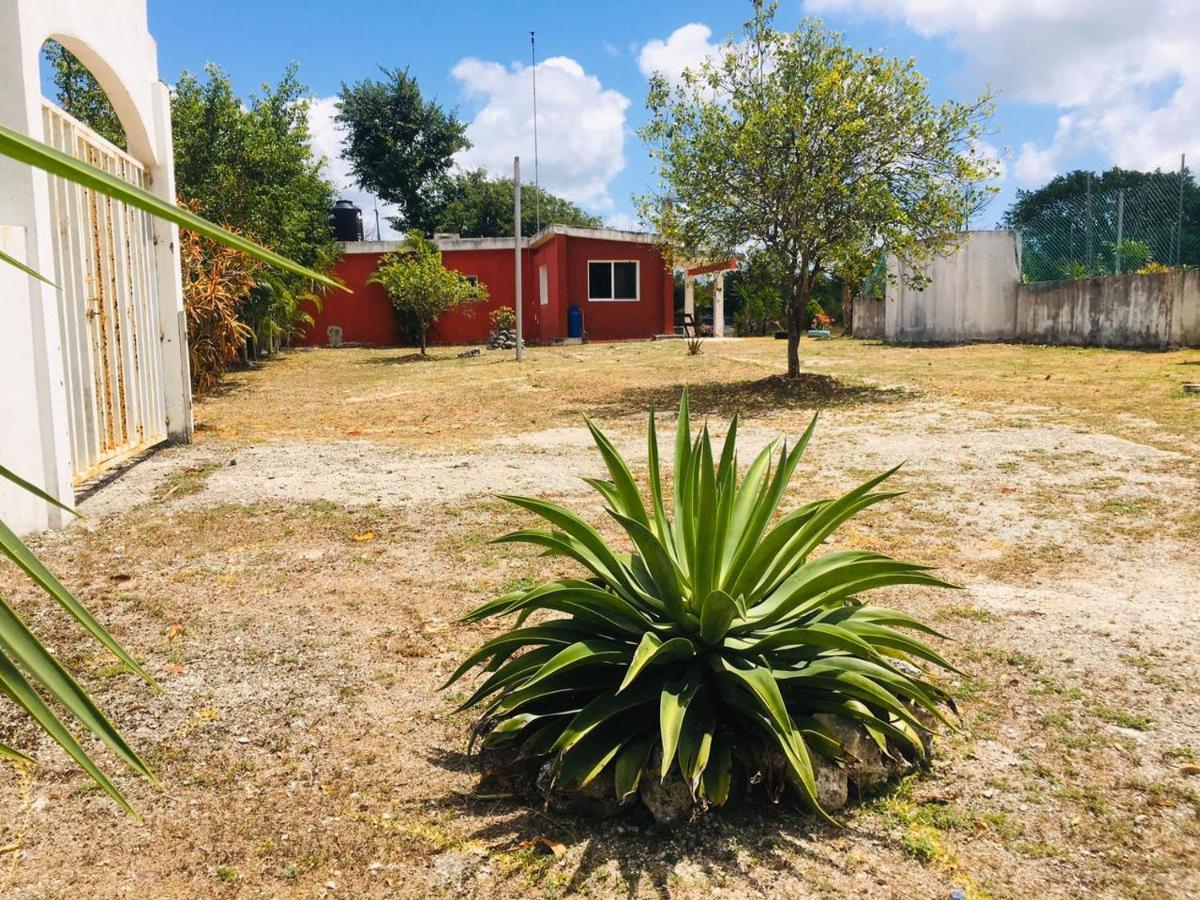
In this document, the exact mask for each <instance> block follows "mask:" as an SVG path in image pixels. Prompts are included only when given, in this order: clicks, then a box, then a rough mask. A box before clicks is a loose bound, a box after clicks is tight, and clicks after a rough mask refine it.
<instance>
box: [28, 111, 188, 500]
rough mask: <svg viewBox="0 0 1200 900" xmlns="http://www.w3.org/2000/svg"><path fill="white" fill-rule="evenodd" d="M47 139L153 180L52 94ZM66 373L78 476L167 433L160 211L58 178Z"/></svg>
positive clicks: (139, 180)
mask: <svg viewBox="0 0 1200 900" xmlns="http://www.w3.org/2000/svg"><path fill="white" fill-rule="evenodd" d="M42 119H43V123H44V125H45V132H46V143H48V144H50V145H51V146H52V147H56V148H57V149H59V150H62V151H63V152H64V153H69V154H71V155H72V156H74V157H76V158H78V159H82V160H84V161H86V162H88V163H91V164H92V165H94V166H96V167H97V168H100V169H103V170H104V171H106V172H108V173H110V174H112V175H115V176H116V177H118V178H121V179H123V180H124V181H128V182H129V183H131V184H135V185H138V186H139V187H145V186H146V182H147V178H146V172H145V170H144V169H143V168H142V166H141V164H140V163H139V162H138V161H137V160H135V159H134V158H133V157H132V156H130V155H129V154H127V153H125V152H124V151H122V150H120V149H118V148H117V147H115V146H114V145H112V144H111V143H109V142H108V141H106V140H105V139H104V138H102V137H100V135H98V134H96V132H94V131H92V130H91V129H90V128H88V127H87V126H86V125H84V124H82V123H81V122H79V121H77V120H76V119H74V118H72V117H71V116H69V115H67V114H66V113H65V112H63V111H62V110H61V109H59V108H58V107H57V106H55V105H54V104H52V103H50V102H49V101H45V100H43V102H42ZM49 182H50V206H51V210H52V219H53V226H54V256H55V267H56V269H55V272H56V281H57V283H58V288H59V291H58V298H59V301H58V302H59V323H60V329H61V335H60V337H61V339H62V352H63V371H64V374H65V378H66V388H67V406H68V411H69V416H70V419H69V421H70V432H71V449H72V470H73V475H74V479H75V482H76V483H79V482H80V481H84V480H86V479H88V478H90V477H92V476H93V475H95V474H96V473H97V472H98V471H99V470H100V469H101V468H103V467H104V466H105V465H107V464H110V463H112V462H115V461H117V460H118V459H121V458H122V457H125V456H127V455H129V454H130V453H132V452H134V451H136V450H139V449H141V448H143V447H148V446H150V445H152V444H156V443H158V442H159V441H163V440H165V439H166V437H167V421H166V405H165V402H164V398H163V386H162V383H161V381H160V379H161V366H160V365H159V361H158V358H157V357H158V354H159V336H160V332H159V321H158V306H157V304H156V302H155V283H156V282H155V273H154V232H153V227H152V224H151V222H150V217H149V216H148V215H147V214H146V213H144V212H141V211H140V210H137V209H133V208H131V207H129V206H126V205H125V204H124V203H120V202H117V201H115V200H112V199H110V198H108V197H105V196H104V195H102V194H97V193H96V192H95V191H90V190H87V189H85V188H81V187H79V186H78V185H75V184H72V183H71V182H69V181H66V180H64V179H62V178H56V177H51V178H50V179H49Z"/></svg>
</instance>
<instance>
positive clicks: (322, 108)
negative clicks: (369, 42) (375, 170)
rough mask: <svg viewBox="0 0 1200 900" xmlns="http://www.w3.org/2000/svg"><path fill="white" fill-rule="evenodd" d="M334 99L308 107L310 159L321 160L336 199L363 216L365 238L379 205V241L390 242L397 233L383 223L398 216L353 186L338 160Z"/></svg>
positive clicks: (339, 142)
mask: <svg viewBox="0 0 1200 900" xmlns="http://www.w3.org/2000/svg"><path fill="white" fill-rule="evenodd" d="M336 104H337V97H316V98H314V99H312V100H310V101H309V104H308V130H309V132H310V133H311V135H312V137H311V139H310V141H309V145H310V146H311V147H312V151H313V155H314V156H317V157H320V156H324V157H325V158H326V160H327V162H326V166H325V175H326V177H327V178H328V179H329V180H330V181H332V182H333V186H334V187H335V188H336V189H337V192H338V198H339V199H341V200H351V201H353V202H354V203H355V204H356V205H357V206H358V207H359V208H360V209H362V213H363V231H364V232H365V235H366V237H368V238H372V237H374V236H375V205H376V203H378V204H379V228H380V231H381V232H382V234H381V235H380V239H381V240H385V241H386V240H394V239H395V238H397V237H399V236H400V235H399V233H398V232H397V231H396V230H395V229H394V228H392V227H391V226H390V225H388V223H387V218H388V217H389V216H395V215H397V214H398V210H397V209H396V207H395V206H392V205H391V204H389V203H383V202H382V201H379V200H377V198H376V197H375V195H374V194H371V193H368V192H367V191H364V190H362V189H361V188H359V187H358V186H357V185H356V184H355V183H354V176H353V175H351V174H350V164H349V163H348V162H346V160H344V159H342V129H341V128H339V127H338V124H337V123H336V122H335V121H334V119H333V117H334V114H335V113H336V112H337V109H336Z"/></svg>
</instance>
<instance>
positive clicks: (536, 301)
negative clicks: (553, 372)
mask: <svg viewBox="0 0 1200 900" xmlns="http://www.w3.org/2000/svg"><path fill="white" fill-rule="evenodd" d="M381 255H382V254H379V253H346V254H344V255H343V256H342V258H341V259H340V260H339V261H338V264H337V267H336V268H335V269H334V273H333V274H334V276H335V277H337V278H339V279H341V280H342V281H343V282H344V283H345V284H346V286H347V287H349V288H350V289H351V290H353V291H354V293H353V294H347V293H345V292H343V291H331V292H330V293H329V294H328V295H327V296H326V297H325V299H324V303H323V306H322V308H321V309H320V310H316V311H314V310H310V312H311V313H312V315H313V320H314V322H313V325H312V326H310V327H309V328H308V329H307V330H306V332H305V334H304V335H303V337H302V338H301V339H300V343H301V344H307V345H310V346H326V345H327V344H328V343H329V338H328V331H327V330H328V328H329V326H330V325H338V326H340V327H341V329H342V341H343V342H348V343H361V344H373V345H380V346H395V345H397V344H400V343H402V342H403V340H404V336H403V335H402V334H401V333H400V330H399V328H398V327H397V325H396V318H395V313H394V312H393V311H392V305H391V301H390V300H388V297H387V294H386V293H385V292H384V290H383V289H382V288H381V287H379V286H378V285H373V284H367V279H368V278H369V277H370V276H371V274H372V273H373V272H374V271H375V269H376V267H377V266H378V265H379V259H380V257H381ZM589 260H636V261H637V262H638V264H639V266H638V292H639V298H638V300H637V302H631V301H594V300H589V299H588V261H589ZM442 263H443V264H444V265H445V266H446V267H447V268H449V269H454V270H456V271H458V272H461V273H462V274H463V275H473V276H475V277H476V278H478V279H479V281H480V282H481V283H482V284H483V285H485V286H486V287H487V289H488V299H487V300H486V301H483V302H477V303H466V304H464V305H463V306H461V307H460V308H458V309H455V310H451V311H450V312H448V313H446V314H445V315H444V316H442V317H441V318H440V319H438V321H437V322H436V323H435V324H434V326H433V327H432V328H430V329H429V342H430V343H431V344H472V343H482V342H483V341H486V340H487V336H488V333H489V332H490V331H491V327H492V326H491V321H490V319H489V313H491V312H492V310H495V309H498V308H500V307H501V306H507V307H509V308H511V307H512V305H513V297H514V292H515V284H514V273H513V269H514V259H513V251H512V248H511V247H510V248H507V249H505V248H488V249H460V250H446V251H444V252H443V253H442ZM541 266H545V267H546V276H547V278H546V282H547V288H548V291H547V303H546V304H545V305H543V304H542V303H541V284H540V276H539V271H538V270H539V268H540V267H541ZM521 282H522V289H521V290H522V295H523V304H522V306H523V319H524V321H523V323H522V324H523V327H524V333H525V336H526V340H527V341H529V342H530V343H538V342H540V343H544V344H549V343H551V342H552V341H554V340H556V339H558V338H563V337H566V335H567V311H568V309H569V307H570V306H571V305H578V306H579V307H580V309H581V310H582V311H583V314H584V322H583V324H584V329H585V331H586V333H587V336H588V337H589V338H591V339H592V340H628V339H637V338H649V337H653V336H654V335H656V334H663V333H667V332H669V331H670V330H671V328H672V325H673V321H674V313H673V308H672V291H673V280H672V278H671V276H670V273H668V272H667V271H666V270H665V268H664V266H663V261H662V256H661V255H660V253H659V251H658V248H657V247H655V246H654V245H652V244H643V243H635V242H632V241H610V240H598V239H592V238H581V237H573V236H568V235H563V234H556V235H553V236H551V237H550V239H549V240H546V241H544V242H543V243H541V244H539V245H538V246H537V247H535V248H533V249H527V250H524V251H523V253H522V260H521Z"/></svg>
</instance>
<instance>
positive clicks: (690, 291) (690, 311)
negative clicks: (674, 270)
mask: <svg viewBox="0 0 1200 900" xmlns="http://www.w3.org/2000/svg"><path fill="white" fill-rule="evenodd" d="M683 312H684V314H685V315H686V316H689V317H691V320H692V323H693V326H695V324H696V286H695V284H693V282H692V278H691V276H690V275H688V273H687V269H684V270H683ZM697 330H699V329H697Z"/></svg>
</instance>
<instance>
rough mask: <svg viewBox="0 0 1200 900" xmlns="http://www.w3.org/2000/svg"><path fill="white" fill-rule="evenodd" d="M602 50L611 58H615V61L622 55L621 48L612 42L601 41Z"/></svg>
mask: <svg viewBox="0 0 1200 900" xmlns="http://www.w3.org/2000/svg"><path fill="white" fill-rule="evenodd" d="M600 49H601V50H603V51H604V52H605V53H607V54H608V55H609V56H611V57H613V58H614V59H615V58H616V57H618V56H620V55H621V48H620V47H618V46H617V45H616V44H614V43H613V42H612V41H601V43H600Z"/></svg>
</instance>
